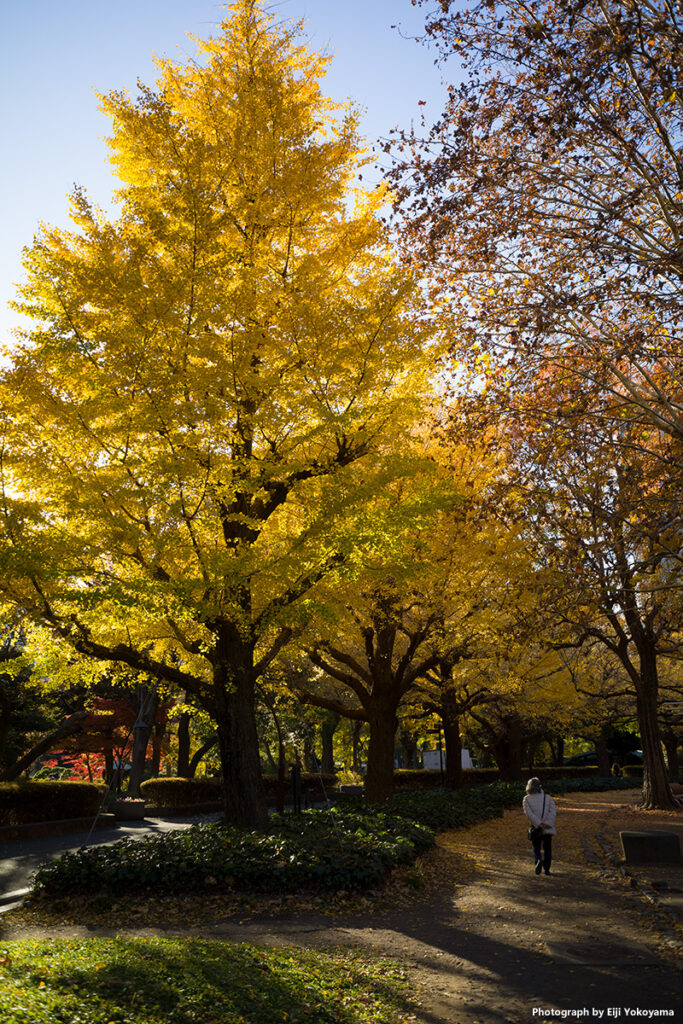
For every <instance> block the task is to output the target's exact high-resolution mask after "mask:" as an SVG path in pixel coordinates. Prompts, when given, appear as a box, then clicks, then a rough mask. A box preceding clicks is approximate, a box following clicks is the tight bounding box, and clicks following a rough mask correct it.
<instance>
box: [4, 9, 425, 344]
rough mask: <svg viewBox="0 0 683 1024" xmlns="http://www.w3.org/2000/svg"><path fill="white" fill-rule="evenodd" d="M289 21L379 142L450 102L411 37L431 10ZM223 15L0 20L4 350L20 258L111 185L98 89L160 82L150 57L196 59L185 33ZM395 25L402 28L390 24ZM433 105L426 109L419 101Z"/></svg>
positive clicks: (109, 13) (98, 13)
mask: <svg viewBox="0 0 683 1024" xmlns="http://www.w3.org/2000/svg"><path fill="white" fill-rule="evenodd" d="M272 9H273V10H274V11H275V13H276V14H277V15H278V16H279V17H281V18H283V19H295V20H298V19H299V18H305V19H306V22H307V24H306V32H307V34H308V36H309V38H310V41H311V44H312V46H313V47H314V48H315V49H318V50H320V49H329V50H330V51H331V52H332V53H333V55H334V61H333V64H332V66H331V69H330V71H329V73H328V75H327V77H326V80H325V84H324V89H325V91H326V92H327V93H328V94H329V95H330V96H333V97H334V98H335V99H344V98H345V97H347V96H349V97H351V98H352V99H354V100H355V101H356V102H357V103H359V104H360V105H361V106H363V107H365V108H366V109H367V113H366V116H365V120H364V123H363V131H364V133H365V135H366V136H367V137H368V138H369V139H372V140H375V139H377V138H379V137H383V136H386V135H388V133H389V131H390V130H391V128H393V127H394V126H396V125H401V126H407V125H408V124H409V123H410V121H411V119H418V118H419V117H420V115H421V114H422V113H423V112H425V111H426V112H427V115H428V116H430V115H433V116H434V117H436V116H437V115H438V113H439V110H440V106H441V102H442V99H443V96H444V88H443V86H442V84H441V79H442V71H441V70H440V69H438V68H436V67H435V65H434V54H433V53H432V52H430V51H428V50H427V49H425V48H424V47H423V46H421V45H420V44H419V43H417V42H415V41H413V39H411V38H404V36H415V35H417V34H420V33H421V31H422V28H423V24H424V12H423V9H421V8H417V9H416V8H414V7H413V6H412V5H411V3H410V0H280V2H277V3H274V4H273V5H272ZM225 15H226V10H225V7H224V6H223V5H221V4H217V3H213V2H210V0H17V2H16V3H13V4H9V3H6V4H5V5H4V9H3V13H2V15H1V17H0V96H1V97H2V101H1V102H2V108H1V110H2V113H1V118H2V127H3V140H4V145H3V150H4V158H3V160H2V161H0V216H1V218H2V228H3V230H2V236H3V242H2V249H1V251H0V344H2V343H10V341H11V339H10V336H9V334H8V332H9V330H10V328H11V327H12V326H13V325H14V324H16V323H17V319H18V318H17V315H16V314H15V313H13V312H12V311H11V310H9V309H8V308H7V302H8V301H9V300H10V299H11V298H12V297H13V295H14V287H13V282H16V281H18V280H20V278H21V274H22V270H21V249H22V247H23V246H25V245H27V244H29V243H30V242H31V239H32V237H33V233H34V232H35V230H36V229H37V227H38V224H39V222H40V221H41V220H45V221H48V222H50V223H54V224H65V223H66V222H67V216H66V211H67V206H68V204H67V199H66V196H67V193H68V192H70V191H71V189H72V187H73V185H74V183H78V184H79V185H82V186H83V187H84V188H85V189H86V190H87V191H88V193H89V194H90V195H91V196H92V198H93V199H94V200H95V201H96V202H98V203H99V204H100V205H102V206H104V207H105V208H106V207H107V206H108V201H109V196H110V194H111V191H112V189H113V188H114V187H115V182H114V181H113V179H112V178H111V175H110V172H109V166H108V163H107V158H106V147H105V144H104V141H103V139H104V137H105V136H106V134H107V130H108V122H107V119H106V118H105V117H103V116H102V115H101V114H100V113H99V112H98V110H97V98H96V96H95V92H96V91H97V92H107V91H109V90H111V89H129V90H131V91H134V90H135V83H136V81H137V79H138V78H141V79H142V80H143V81H145V82H147V83H152V82H153V81H154V78H155V73H154V67H153V64H152V57H153V56H154V55H155V54H156V55H159V56H171V57H173V56H182V55H184V54H185V55H189V54H190V53H191V52H192V50H193V47H192V44H191V43H190V41H189V40H188V39H187V33H188V32H189V33H191V34H193V35H196V36H200V37H205V36H208V35H211V34H215V33H216V32H217V31H218V26H219V24H220V22H221V20H222V19H223V18H224V17H225ZM397 24H398V25H400V31H399V30H397V29H395V28H392V25H397ZM419 100H423V101H425V102H426V106H425V107H419V106H418V101H419Z"/></svg>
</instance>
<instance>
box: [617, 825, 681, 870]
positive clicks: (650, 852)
mask: <svg viewBox="0 0 683 1024" xmlns="http://www.w3.org/2000/svg"><path fill="white" fill-rule="evenodd" d="M619 838H620V839H621V848H622V850H623V851H624V857H625V858H626V863H627V864H680V863H681V844H680V841H679V838H678V836H677V835H676V833H675V832H620V833H619Z"/></svg>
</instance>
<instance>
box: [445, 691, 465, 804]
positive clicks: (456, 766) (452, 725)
mask: <svg viewBox="0 0 683 1024" xmlns="http://www.w3.org/2000/svg"><path fill="white" fill-rule="evenodd" d="M442 706H443V735H444V741H445V746H446V785H447V786H448V788H449V789H460V788H461V787H462V784H463V775H462V737H461V736H460V715H459V714H458V711H457V708H455V707H454V706H453V701H452V700H449V695H448V694H447V693H444V695H443V699H442Z"/></svg>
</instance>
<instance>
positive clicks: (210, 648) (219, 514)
mask: <svg viewBox="0 0 683 1024" xmlns="http://www.w3.org/2000/svg"><path fill="white" fill-rule="evenodd" d="M326 61H327V58H324V57H321V56H319V55H317V54H315V53H313V52H312V51H311V50H310V49H309V48H308V47H307V46H306V44H305V42H303V41H302V36H301V27H300V26H297V25H286V24H285V25H280V24H276V23H275V22H274V21H273V19H271V18H270V16H269V15H268V14H267V13H266V12H265V10H264V9H263V7H262V6H261V5H260V4H259V3H257V2H255V0H239V2H237V3H234V4H232V6H231V8H230V14H229V17H228V18H227V19H226V21H225V22H224V23H223V25H222V29H221V32H220V34H218V35H217V36H216V37H215V38H213V39H210V40H209V41H207V42H198V54H197V57H196V59H192V60H190V61H188V62H187V63H179V62H176V61H173V60H169V59H160V60H158V61H157V64H158V71H159V77H158V81H157V83H156V86H155V87H154V88H147V87H142V86H141V87H140V92H139V95H138V96H137V98H136V99H132V98H130V97H129V96H128V95H127V94H125V93H118V92H117V93H111V94H109V95H106V96H104V97H103V98H102V107H103V109H104V111H105V112H106V113H107V114H108V115H109V116H110V118H111V121H112V124H113V129H112V134H111V138H110V139H109V145H110V147H111V157H112V163H113V166H114V168H115V171H116V173H117V175H118V178H119V179H120V188H119V190H118V192H117V193H116V199H117V202H118V213H117V215H116V217H115V218H113V219H112V218H110V217H107V216H105V215H104V214H103V213H102V212H101V211H99V210H97V209H96V208H94V207H93V206H92V205H91V204H90V202H89V201H88V199H87V197H86V195H85V193H84V192H83V191H82V190H80V189H77V190H76V191H75V192H74V194H73V195H72V197H71V198H72V207H73V211H72V217H73V222H74V226H73V229H72V230H61V229H57V228H54V227H50V226H44V227H43V228H42V229H41V231H40V234H39V235H38V237H37V238H36V239H35V241H34V243H33V245H32V246H31V247H30V248H29V249H28V251H27V253H26V259H25V266H26V271H27V284H26V285H25V286H24V287H23V288H22V289H21V298H20V301H19V302H18V303H17V308H18V309H19V310H20V311H21V312H22V313H24V314H26V315H28V316H29V317H31V318H33V321H34V326H33V327H32V328H30V329H27V330H25V331H22V332H18V338H17V344H16V347H15V348H14V350H13V351H12V352H11V353H10V362H9V365H8V367H7V368H6V369H5V370H4V371H3V373H2V378H1V380H0V389H1V393H0V399H1V401H2V421H3V422H2V451H1V458H2V465H1V469H2V488H3V491H2V509H1V518H2V540H1V560H2V571H1V573H0V577H1V582H0V587H1V589H2V593H3V595H4V599H5V601H6V602H7V604H11V605H13V606H15V607H16V606H19V607H20V608H21V609H22V611H23V612H25V613H27V614H29V615H31V616H32V617H33V618H34V619H35V620H37V621H38V622H39V623H42V624H43V625H44V626H45V627H48V628H49V630H50V631H51V632H52V633H53V634H55V635H56V636H57V637H59V638H61V640H62V641H66V642H67V643H68V645H69V647H70V649H72V650H75V651H76V652H79V653H80V654H81V655H84V656H87V657H91V658H96V659H100V660H105V661H113V662H118V663H123V664H125V665H128V666H130V667H132V668H133V669H136V670H138V671H140V672H143V673H147V674H148V675H149V676H151V677H156V678H164V679H166V680H167V681H169V682H170V683H172V684H175V685H177V686H178V687H180V688H182V689H183V690H184V691H185V692H187V693H189V694H191V695H193V696H194V697H195V698H196V699H197V700H198V701H199V702H200V703H201V705H202V706H203V707H204V708H205V709H206V710H207V711H208V712H209V713H210V714H211V716H212V717H213V718H214V719H215V721H216V723H217V728H218V735H219V744H220V753H221V760H222V766H223V774H224V779H225V801H226V814H227V816H228V818H229V819H230V820H232V821H235V822H241V823H245V824H255V823H259V822H261V821H263V820H264V818H265V813H266V812H265V801H264V796H263V787H262V784H261V781H260V772H259V758H258V745H257V736H256V728H255V721H254V687H255V683H256V681H257V679H258V678H259V676H260V674H261V673H262V672H263V671H264V670H265V669H266V668H267V666H268V665H269V664H270V662H271V660H272V659H273V658H274V657H275V655H276V654H277V653H278V652H279V651H280V650H281V649H282V647H283V646H284V645H285V643H286V642H287V641H288V640H289V638H290V636H291V635H292V632H293V631H294V630H295V629H296V628H297V624H298V622H299V621H300V620H301V618H302V617H303V616H305V614H306V609H305V604H306V596H307V594H309V592H310V591H311V588H313V587H314V586H315V585H316V583H317V582H318V581H319V580H320V579H321V578H322V577H323V576H325V575H326V574H329V573H330V572H332V571H334V570H335V569H336V568H337V567H338V566H340V565H341V564H342V563H343V561H344V559H345V556H346V553H347V550H348V545H349V544H350V543H352V541H353V537H352V531H349V530H348V528H346V529H342V530H339V531H337V529H336V527H337V524H338V523H341V521H342V519H344V517H347V516H348V515H349V513H350V512H352V510H353V508H354V507H355V505H357V504H358V503H359V502H360V501H361V500H362V496H361V495H360V494H359V492H358V489H357V487H356V483H357V482H358V481H362V483H363V487H364V488H365V494H367V489H368V488H371V486H372V479H373V477H374V474H375V473H381V472H382V471H383V466H384V461H383V457H380V456H378V455H377V452H378V451H380V450H381V451H384V452H386V451H387V450H388V448H389V447H390V445H391V438H392V437H395V436H398V435H399V434H400V432H401V431H402V429H403V427H404V426H405V424H406V423H407V422H408V421H409V420H410V417H411V415H412V412H413V410H414V408H415V405H416V402H417V401H419V397H420V395H421V393H422V392H423V391H424V388H425V382H426V373H425V369H424V366H425V359H424V353H425V350H426V347H427V335H426V332H425V330H424V328H423V327H421V326H420V320H419V317H416V316H415V315H414V307H415V306H416V305H417V303H418V299H419V292H418V291H417V289H416V287H415V284H414V282H413V281H411V279H410V278H409V277H407V276H406V275H405V273H404V272H403V271H401V270H400V269H399V268H398V266H397V264H396V263H395V261H394V257H393V254H392V250H391V245H390V239H389V237H388V234H387V230H386V228H385V227H384V225H383V223H382V219H381V216H380V211H381V209H382V206H383V204H384V203H386V196H385V194H384V193H383V191H382V190H381V189H362V188H360V187H359V186H358V181H359V177H358V175H359V170H360V169H361V168H362V166H363V164H364V162H365V161H366V159H367V157H366V155H365V153H364V149H363V143H362V141H361V140H360V139H359V136H358V132H357V125H358V115H357V113H356V112H355V110H354V109H353V108H352V107H351V106H350V105H339V104H334V103H332V102H331V101H330V100H328V99H327V98H326V97H325V96H324V95H323V93H322V92H321V89H320V79H321V76H322V75H323V74H324V71H325V64H326ZM416 325H417V326H416ZM365 463H367V469H366V470H364V471H362V472H361V471H360V469H361V467H362V466H363V465H364V464H365Z"/></svg>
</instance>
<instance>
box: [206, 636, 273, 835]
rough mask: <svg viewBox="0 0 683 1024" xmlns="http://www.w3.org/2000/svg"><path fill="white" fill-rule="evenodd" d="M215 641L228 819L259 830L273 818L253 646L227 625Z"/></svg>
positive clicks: (217, 707)
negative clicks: (259, 721)
mask: <svg viewBox="0 0 683 1024" xmlns="http://www.w3.org/2000/svg"><path fill="white" fill-rule="evenodd" d="M216 639H217V643H216V656H215V665H214V702H215V712H216V725H217V727H218V746H219V749H220V756H221V765H222V768H223V799H224V805H225V819H226V821H227V822H229V823H230V824H231V825H243V826H245V827H247V828H260V827H262V826H263V825H265V823H266V821H267V820H268V808H267V805H266V795H265V788H264V785H263V778H262V776H261V759H260V757H259V745H258V733H257V730H256V715H255V714H254V698H255V692H254V690H255V687H254V668H253V664H254V662H253V657H254V653H253V645H252V644H251V643H250V642H249V641H247V640H244V639H242V637H241V636H240V635H239V631H238V629H237V627H233V626H232V625H222V626H221V627H220V629H219V631H218V635H217V638H216Z"/></svg>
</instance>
